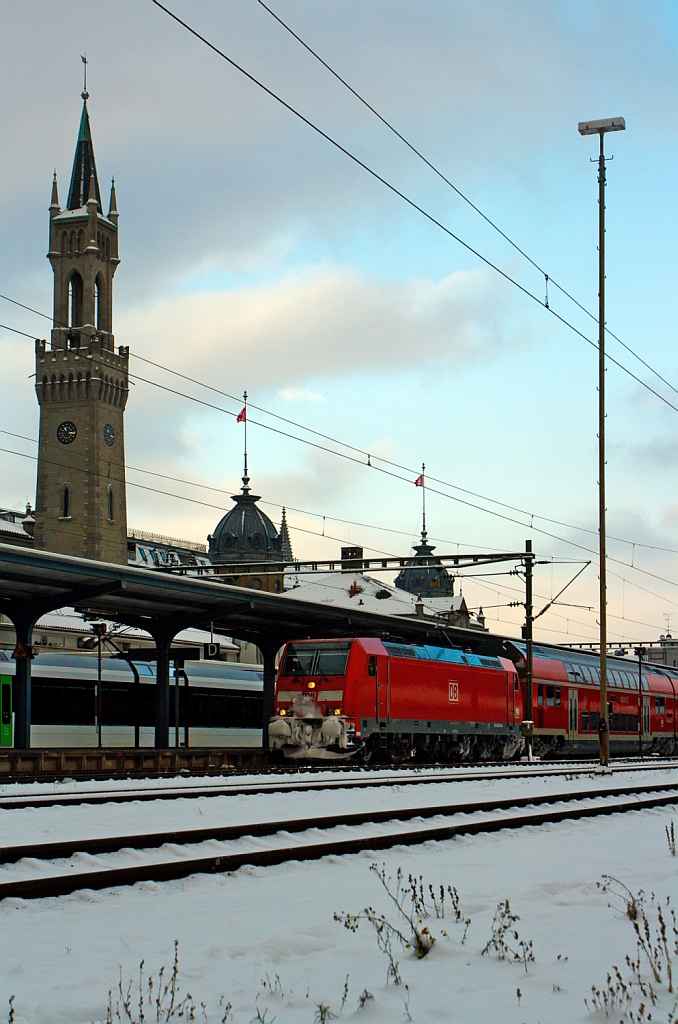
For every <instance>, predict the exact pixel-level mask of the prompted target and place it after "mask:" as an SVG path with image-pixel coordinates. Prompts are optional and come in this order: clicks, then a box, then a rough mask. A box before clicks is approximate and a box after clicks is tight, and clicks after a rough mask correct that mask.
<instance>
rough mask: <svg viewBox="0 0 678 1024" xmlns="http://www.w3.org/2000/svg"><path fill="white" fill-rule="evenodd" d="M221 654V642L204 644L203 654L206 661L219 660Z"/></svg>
mask: <svg viewBox="0 0 678 1024" xmlns="http://www.w3.org/2000/svg"><path fill="white" fill-rule="evenodd" d="M220 654H221V644H203V645H202V656H203V658H204V659H205V661H218V660H219V656H220Z"/></svg>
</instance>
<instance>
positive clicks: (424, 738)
mask: <svg viewBox="0 0 678 1024" xmlns="http://www.w3.org/2000/svg"><path fill="white" fill-rule="evenodd" d="M487 640H488V641H489V643H487V642H486V643H485V645H484V650H485V651H488V653H473V652H472V651H470V650H462V649H459V648H455V647H434V646H428V645H420V646H418V645H411V644H403V643H391V642H389V641H387V640H384V641H382V640H380V639H377V638H362V639H347V640H340V641H338V640H326V641H303V642H296V643H289V644H287V646H286V647H285V649H284V650H283V652H282V657H281V662H280V668H279V671H278V675H277V681H276V696H275V716H274V718H273V719H272V720H271V722H270V724H269V738H270V745H271V748H272V750H274V751H278V752H279V753H280V754H283V755H284V756H286V757H287V758H299V759H309V760H311V759H313V760H325V759H327V760H331V759H356V760H362V761H364V762H368V761H371V760H377V761H379V760H384V761H391V762H403V761H406V760H422V761H424V762H427V763H431V762H455V761H483V760H493V761H494V760H509V759H511V758H517V757H520V756H521V754H522V751H523V749H524V743H525V741H524V736H523V729H522V728H521V726H522V722H523V720H524V718H525V708H526V689H525V686H526V684H525V647H524V645H523V644H521V643H519V642H517V641H506V640H504V641H501V639H500V638H487ZM492 645H493V646H494V649H495V652H494V653H490V652H491V651H492ZM482 649H483V648H481V650H482ZM607 665H608V668H607V678H608V707H607V720H608V728H609V734H610V751H611V753H612V754H613V755H618V756H619V755H634V754H637V753H638V750H639V740H640V741H641V742H642V745H643V752H644V753H645V754H650V753H657V754H674V753H677V752H678V745H677V743H676V711H677V708H676V694H677V692H678V671H675V670H673V669H670V668H664V667H663V666H661V667H660V666H656V665H650V664H642V665H641V667H640V668H639V666H638V663H637V662H636V663H635V664H634V663H633V662H631V661H630V660H628V659H623V658H615V657H610V658H608V662H607ZM533 680H534V681H533V715H534V732H533V735H534V740H533V749H534V752H535V754H538V755H540V756H541V757H549V756H550V757H567V756H572V757H582V756H583V757H585V756H589V755H593V754H595V753H596V752H597V750H598V731H599V725H600V715H601V708H600V676H599V659H598V657H597V656H596V655H593V654H588V653H586V652H580V651H574V650H570V649H566V648H558V647H550V646H547V645H540V644H535V645H534V646H533Z"/></svg>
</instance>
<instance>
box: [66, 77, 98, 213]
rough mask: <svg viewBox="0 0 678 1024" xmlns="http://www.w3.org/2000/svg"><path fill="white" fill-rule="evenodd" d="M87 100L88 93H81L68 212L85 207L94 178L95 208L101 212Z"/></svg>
mask: <svg viewBox="0 0 678 1024" xmlns="http://www.w3.org/2000/svg"><path fill="white" fill-rule="evenodd" d="M88 99H89V93H88V92H83V94H82V115H81V117H80V130H79V132H78V142H77V145H76V147H75V158H74V160H73V171H72V173H71V187H70V189H69V190H68V209H69V210H79V209H81V208H82V207H83V206H85V204H86V203H87V197H88V195H89V190H90V179H91V178H94V197H95V198H96V201H97V208H98V209H99V210H101V195H100V193H99V180H98V178H97V168H96V163H95V161H94V146H93V145H92V132H91V130H90V126H89V114H88V112H87V100H88Z"/></svg>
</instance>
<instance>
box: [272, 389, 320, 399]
mask: <svg viewBox="0 0 678 1024" xmlns="http://www.w3.org/2000/svg"><path fill="white" fill-rule="evenodd" d="M278 394H279V395H280V397H281V398H283V399H284V400H285V401H286V402H324V401H325V397H324V395H321V394H320V392H319V391H309V390H308V389H307V388H294V387H291V388H283V389H282V391H279V392H278Z"/></svg>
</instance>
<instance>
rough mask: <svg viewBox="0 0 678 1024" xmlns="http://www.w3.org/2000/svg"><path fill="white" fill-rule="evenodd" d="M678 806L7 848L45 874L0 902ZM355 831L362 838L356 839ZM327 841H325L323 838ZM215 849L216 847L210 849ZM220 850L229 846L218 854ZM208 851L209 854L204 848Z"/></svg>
mask: <svg viewBox="0 0 678 1024" xmlns="http://www.w3.org/2000/svg"><path fill="white" fill-rule="evenodd" d="M672 803H678V782H663V783H660V782H658V783H649V784H648V783H647V782H645V783H642V784H636V785H633V784H627V785H617V786H605V787H600V788H598V789H586V790H581V791H579V792H577V793H569V794H567V795H563V794H557V795H540V796H526V797H507V798H502V799H493V800H481V801H478V800H473V801H467V802H461V803H455V804H444V805H439V806H436V807H412V808H397V809H391V810H384V811H376V812H375V811H374V810H371V811H364V812H357V813H351V814H343V815H342V814H334V815H331V816H327V817H321V818H318V817H315V818H312V819H311V818H301V819H296V820H292V821H290V820H286V821H275V822H265V823H258V824H245V825H236V826H225V827H221V828H209V829H192V830H183V831H172V832H156V833H150V834H143V835H124V836H114V837H106V838H99V839H80V840H68V841H67V842H58V843H44V844H31V845H30V846H14V847H6V848H4V849H1V850H0V863H2V864H3V865H11V864H15V865H17V864H21V862H22V860H24V859H25V858H30V865H29V869H30V870H31V871H32V872H37V873H35V874H32V875H29V876H28V877H26V876H25V875H24V876H21V877H15V878H13V879H10V878H8V876H9V875H11V874H12V871H13V869H12V868H11V867H10V868H8V867H4V868H2V869H0V899H6V898H9V897H19V898H23V899H36V898H41V897H47V896H61V895H66V894H68V893H72V892H75V891H78V890H81V889H87V890H92V889H95V890H98V889H109V888H115V887H119V886H129V885H134V884H136V883H138V882H151V881H152V882H161V881H169V880H174V879H180V878H186V877H188V876H189V875H193V874H200V873H202V874H205V873H207V874H213V873H217V872H230V871H236V870H238V868H241V867H243V866H245V865H252V866H259V867H266V866H271V865H275V864H282V863H285V862H288V861H296V860H317V859H320V858H322V857H325V856H329V855H334V856H339V855H343V854H349V853H359V852H362V851H365V850H374V851H375V852H376V851H377V850H384V849H388V848H390V847H393V846H400V845H419V844H421V843H426V842H431V841H440V840H445V839H451V838H454V837H455V836H460V835H479V834H481V833H489V832H497V831H500V830H501V829H506V828H523V827H525V826H528V825H533V826H534V825H543V824H546V823H551V822H559V821H564V820H576V819H581V818H587V817H595V816H598V815H608V814H617V813H622V812H627V811H632V810H642V809H647V808H653V807H660V806H664V805H666V804H672ZM432 818H446V819H448V820H446V821H439V822H437V823H435V824H432V825H431V824H427V823H426V822H427V819H428V820H429V821H430V819H432ZM380 825H385V826H387V828H386V829H385V830H383V831H380V830H377V831H376V832H375V831H374V829H375V827H377V826H380ZM346 829H349V830H351V831H352V832H354V833H355V834H354V835H346V834H345V830H346ZM370 830H371V831H370ZM319 832H320V833H324V835H321V836H320V837H318V833H319ZM309 833H311V835H310V836H309ZM261 839H267V840H268V844H267V845H263V846H262V844H261V843H260V842H259V843H258V844H257V842H256V840H261ZM309 839H310V840H311V841H309ZM205 843H208V844H209V847H210V848H209V849H205V847H204V846H203V844H205ZM214 844H224V846H223V848H222V849H217V850H215V849H214ZM229 844H230V845H229ZM238 844H239V845H238ZM170 845H171V846H172V847H173V849H172V850H168V851H163V852H161V853H160V857H161V858H162V859H158V855H157V853H155V852H154V851H162V848H163V847H166V846H170ZM200 846H202V849H196V847H200ZM234 846H237V848H235V849H234ZM243 846H244V847H245V848H243ZM128 850H129V851H130V853H129V854H127V851H128ZM121 852H123V855H127V856H130V857H131V859H132V860H133V863H128V864H123V865H120V864H117V863H116V864H113V865H110V866H107V865H106V863H105V861H102V860H99V862H98V863H97V862H93V861H88V863H87V865H86V867H85V869H82V868H81V869H80V870H78V867H79V865H78V864H77V863H74V862H73V858H78V859H79V858H81V857H85V856H89V857H92V858H96V857H99V858H102V857H105V856H106V855H110V854H113V855H115V854H120V853H121ZM168 854H171V856H168ZM55 861H57V863H55ZM59 861H65V864H63V863H58V862H59ZM140 861H141V862H140ZM2 875H4V876H5V880H2Z"/></svg>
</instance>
